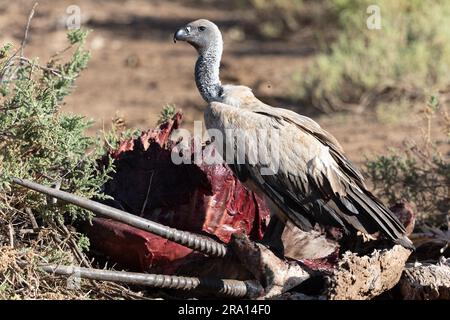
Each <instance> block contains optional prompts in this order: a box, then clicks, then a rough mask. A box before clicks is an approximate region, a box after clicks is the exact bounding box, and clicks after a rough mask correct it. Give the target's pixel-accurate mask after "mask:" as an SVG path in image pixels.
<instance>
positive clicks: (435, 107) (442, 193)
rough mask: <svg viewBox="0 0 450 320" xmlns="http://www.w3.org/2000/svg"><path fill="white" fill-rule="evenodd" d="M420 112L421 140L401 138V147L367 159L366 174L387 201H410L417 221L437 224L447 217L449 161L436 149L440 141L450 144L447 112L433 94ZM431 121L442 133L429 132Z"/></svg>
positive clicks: (449, 179)
mask: <svg viewBox="0 0 450 320" xmlns="http://www.w3.org/2000/svg"><path fill="white" fill-rule="evenodd" d="M424 115H425V120H426V129H425V130H424V139H423V141H422V142H421V143H417V142H415V141H409V142H405V144H404V148H403V149H400V150H391V152H390V153H389V154H387V155H382V156H378V157H376V158H375V159H371V160H368V161H367V163H366V174H367V176H368V177H369V178H370V180H371V181H372V183H373V185H374V188H375V191H376V193H377V194H378V195H379V196H381V197H383V198H384V199H385V200H386V201H388V202H389V203H390V204H394V203H396V202H399V201H402V200H407V201H412V202H414V204H415V205H416V206H417V210H418V218H419V222H421V223H429V224H436V225H439V226H440V225H442V224H445V223H446V221H447V219H448V218H450V216H448V215H449V213H450V162H449V161H448V157H446V156H444V155H442V153H441V151H440V149H442V142H444V144H445V143H446V144H447V146H448V145H449V144H450V116H449V115H448V113H447V112H446V111H445V110H442V109H441V108H440V106H439V103H438V100H437V99H436V98H432V99H431V100H430V102H429V104H428V106H427V108H426V109H425V110H424ZM432 125H435V126H439V128H440V129H441V130H440V132H441V134H442V137H433V136H432V135H431V133H430V132H431V126H432ZM439 142H441V148H439Z"/></svg>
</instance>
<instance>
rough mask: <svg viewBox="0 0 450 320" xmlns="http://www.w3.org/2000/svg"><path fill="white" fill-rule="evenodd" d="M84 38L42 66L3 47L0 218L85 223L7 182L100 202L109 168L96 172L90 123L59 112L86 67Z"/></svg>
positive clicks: (80, 213)
mask: <svg viewBox="0 0 450 320" xmlns="http://www.w3.org/2000/svg"><path fill="white" fill-rule="evenodd" d="M86 35H87V32H86V31H83V30H75V31H71V32H70V33H69V34H68V39H69V42H70V44H69V48H68V49H67V50H62V51H61V52H72V56H71V57H70V58H69V59H67V58H66V60H67V61H66V62H61V61H64V57H63V56H60V55H56V56H54V57H53V59H52V61H50V62H49V63H48V64H47V65H46V66H40V65H39V64H38V61H37V60H29V59H27V58H25V57H21V56H20V54H19V53H20V51H21V50H20V49H19V50H17V51H16V52H15V53H13V52H11V46H10V45H8V46H6V47H4V49H3V50H1V52H2V58H1V60H0V85H1V92H2V94H3V97H2V98H1V99H0V215H1V216H2V217H3V218H5V220H8V216H11V215H12V214H11V212H15V210H19V211H22V210H24V208H26V207H29V208H33V210H34V211H35V212H36V213H38V214H39V216H41V217H43V218H44V219H47V220H50V221H56V220H58V221H63V220H64V217H65V216H68V217H70V218H72V219H75V218H83V219H85V218H88V217H89V216H90V213H88V212H86V211H84V210H81V209H79V208H76V207H74V206H68V205H64V204H61V203H59V202H58V204H57V205H51V203H49V202H48V201H47V199H46V198H45V197H44V196H41V195H38V194H36V193H34V192H29V191H27V190H24V189H23V188H18V187H17V186H14V185H12V184H11V178H13V177H19V178H26V179H31V180H33V181H37V182H39V183H42V184H46V185H53V186H56V185H58V186H60V188H61V189H63V190H67V191H69V192H73V193H75V194H78V195H81V196H85V197H88V198H94V197H101V196H102V195H101V186H102V185H103V184H104V182H105V181H106V179H107V174H108V172H109V171H110V170H111V168H109V167H108V168H106V170H105V171H100V170H99V169H98V168H97V163H96V159H98V156H99V152H98V151H99V150H100V148H98V143H97V142H96V140H95V139H94V138H92V137H89V136H87V135H86V129H87V128H88V127H89V125H90V121H88V120H86V119H85V118H84V117H82V116H79V115H74V114H69V113H66V112H63V111H62V110H61V109H62V108H61V106H62V104H63V99H64V98H65V97H66V96H67V95H68V94H69V93H70V92H71V90H72V89H73V87H74V81H75V80H76V78H77V77H78V76H79V74H80V72H81V71H82V70H83V69H84V68H85V67H86V65H87V62H88V60H89V52H87V51H86V50H84V49H83V44H84V41H85V38H86Z"/></svg>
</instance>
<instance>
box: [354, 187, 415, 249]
mask: <svg viewBox="0 0 450 320" xmlns="http://www.w3.org/2000/svg"><path fill="white" fill-rule="evenodd" d="M348 197H349V198H350V199H351V201H352V203H353V204H354V205H355V206H356V207H359V209H360V213H359V214H358V215H356V216H355V218H357V220H358V222H359V223H361V224H362V225H363V226H364V228H365V229H366V230H367V231H368V232H369V233H375V232H376V231H381V232H382V233H383V234H384V235H385V236H386V237H387V238H389V239H391V240H392V241H393V242H394V243H397V244H400V245H402V246H403V247H405V248H408V249H414V246H413V244H412V242H411V240H409V239H408V237H407V236H406V235H405V234H406V230H405V228H404V226H403V225H402V224H401V222H400V221H399V220H398V219H397V217H396V216H395V215H394V213H393V212H392V211H391V210H389V209H388V208H387V207H386V206H384V205H383V204H382V203H381V201H379V200H378V199H377V198H376V197H375V196H374V195H373V194H372V193H370V192H369V191H368V190H365V189H360V188H354V187H351V188H350V189H349V193H348ZM355 227H356V226H355Z"/></svg>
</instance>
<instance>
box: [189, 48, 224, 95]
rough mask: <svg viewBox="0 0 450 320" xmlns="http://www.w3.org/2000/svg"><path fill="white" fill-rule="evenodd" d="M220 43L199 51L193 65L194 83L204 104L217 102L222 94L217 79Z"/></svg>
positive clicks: (220, 51) (220, 55)
mask: <svg viewBox="0 0 450 320" xmlns="http://www.w3.org/2000/svg"><path fill="white" fill-rule="evenodd" d="M221 57H222V41H218V43H217V44H215V45H212V46H210V47H209V48H208V49H205V50H204V51H201V52H200V53H199V57H198V59H197V63H196V64H195V83H196V84H197V88H198V90H199V91H200V94H201V95H202V97H203V99H205V101H206V102H208V103H209V102H212V101H218V100H220V96H221V94H222V84H221V83H220V78H219V67H220V59H221Z"/></svg>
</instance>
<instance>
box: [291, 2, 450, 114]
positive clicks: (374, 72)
mask: <svg viewBox="0 0 450 320" xmlns="http://www.w3.org/2000/svg"><path fill="white" fill-rule="evenodd" d="M324 5H326V8H327V11H328V12H329V16H330V17H331V18H330V19H331V20H330V21H331V24H332V25H334V27H335V28H337V29H338V32H337V38H336V40H335V41H334V42H331V44H330V45H329V46H327V47H326V48H325V53H322V54H320V55H319V56H318V57H317V58H316V59H315V61H314V63H313V65H312V66H311V68H310V69H309V70H308V71H307V72H306V73H304V74H297V75H296V76H295V79H296V82H297V84H298V86H297V88H296V89H295V93H294V95H297V96H298V97H299V98H300V99H302V100H304V101H306V102H309V103H311V104H312V105H314V106H315V107H316V108H319V109H320V110H322V111H325V112H331V111H335V110H354V108H353V107H354V106H356V105H364V106H373V105H376V104H377V101H378V100H379V99H380V98H382V97H385V96H386V95H388V96H389V99H390V100H392V96H393V95H394V96H402V97H410V98H418V97H419V98H423V97H424V96H425V95H426V94H427V92H431V90H435V89H436V88H441V87H443V86H445V85H446V84H448V83H450V81H449V80H450V20H449V19H448V17H449V16H450V2H449V1H445V0H424V1H416V0H414V1H411V0H398V1H389V0H376V1H373V0H361V1H359V0H330V1H327V2H324ZM370 5H378V6H379V8H380V13H381V29H380V30H376V29H373V30H370V29H369V28H368V27H367V25H366V20H367V18H368V17H369V14H368V13H367V12H366V10H367V8H368V7H369V6H370ZM319 37H322V38H324V39H325V37H326V35H319ZM298 88H300V89H298ZM394 101H395V99H394Z"/></svg>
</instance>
